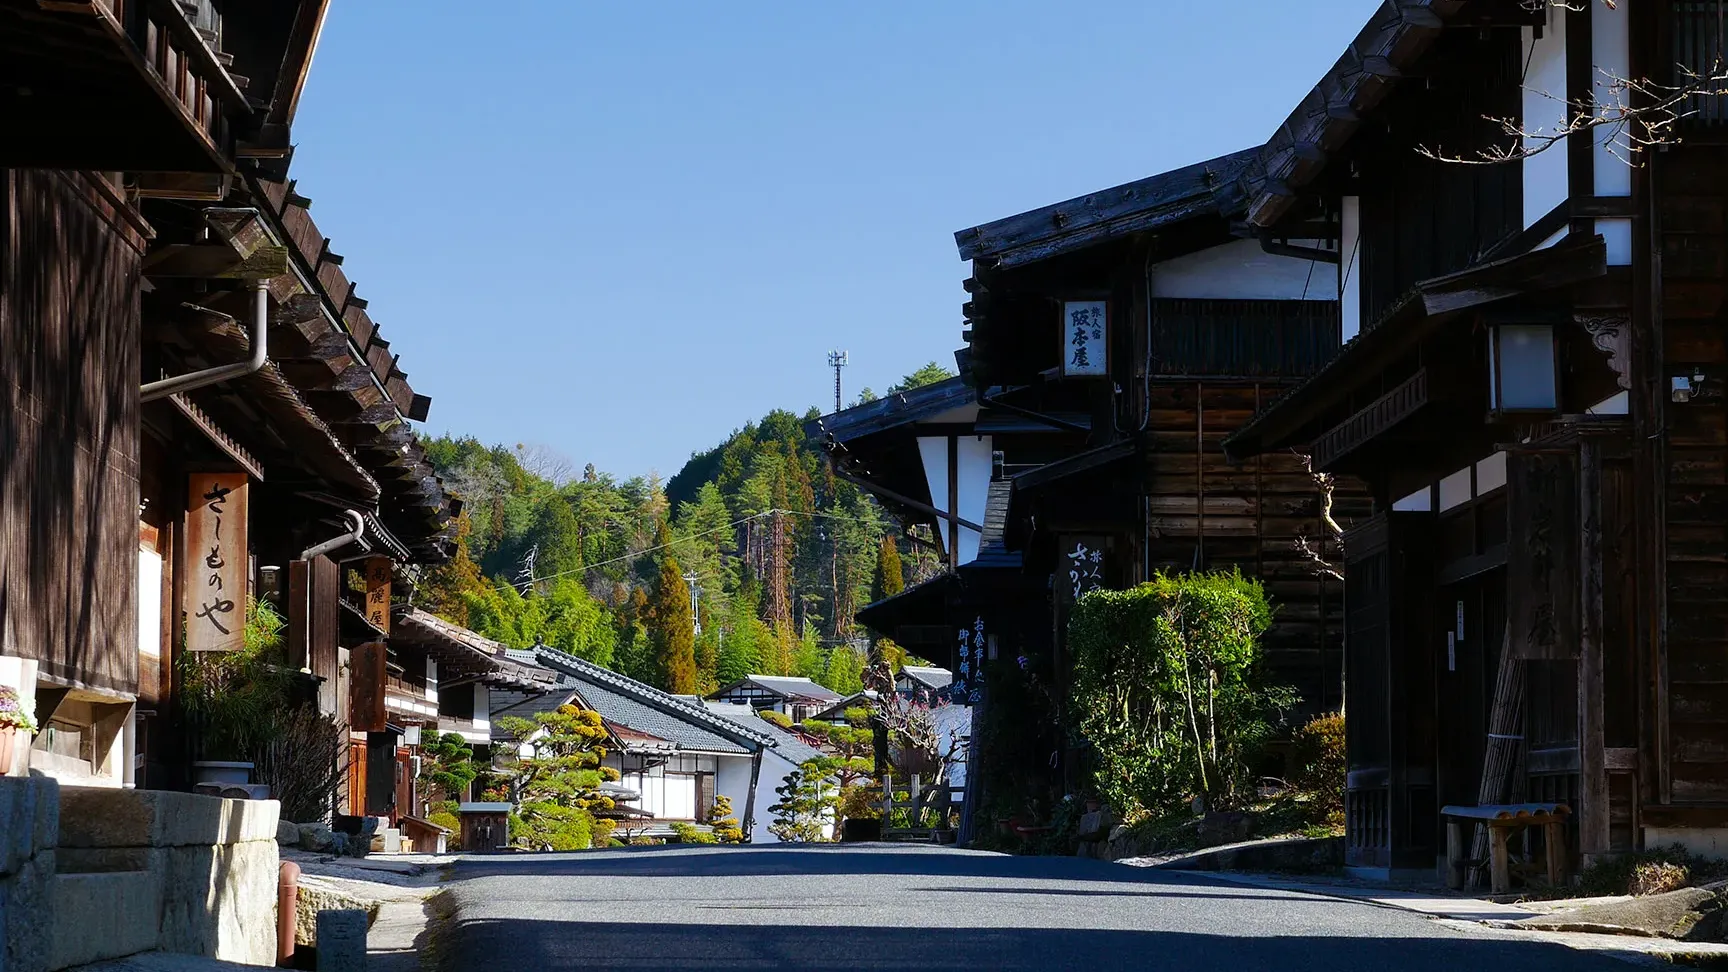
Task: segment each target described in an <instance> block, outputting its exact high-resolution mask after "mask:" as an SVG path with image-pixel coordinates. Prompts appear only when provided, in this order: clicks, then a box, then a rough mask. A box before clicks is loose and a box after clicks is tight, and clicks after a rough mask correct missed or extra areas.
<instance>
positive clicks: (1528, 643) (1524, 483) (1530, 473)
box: [1506, 451, 1580, 659]
mask: <svg viewBox="0 0 1728 972" xmlns="http://www.w3.org/2000/svg"><path fill="white" fill-rule="evenodd" d="M1506 458H1507V483H1506V485H1507V496H1506V501H1507V507H1508V510H1507V514H1508V522H1509V524H1510V526H1511V536H1510V537H1509V540H1508V543H1507V545H1506V593H1507V597H1508V599H1509V600H1508V603H1507V605H1506V615H1507V618H1508V621H1509V623H1510V626H1511V627H1510V630H1509V631H1508V634H1509V636H1510V640H1511V648H1512V651H1513V652H1514V653H1515V654H1516V655H1517V657H1520V658H1535V659H1557V658H1576V657H1578V638H1579V623H1580V614H1579V583H1580V581H1579V576H1578V567H1579V553H1578V475H1577V465H1576V462H1577V460H1576V455H1575V454H1574V453H1572V452H1570V451H1564V452H1534V451H1529V452H1509V453H1508V454H1507V457H1506Z"/></svg>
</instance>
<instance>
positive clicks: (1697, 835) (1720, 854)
mask: <svg viewBox="0 0 1728 972" xmlns="http://www.w3.org/2000/svg"><path fill="white" fill-rule="evenodd" d="M1669 844H1679V845H1680V846H1681V847H1684V848H1686V850H1687V851H1689V852H1691V853H1693V854H1696V855H1698V856H1699V857H1713V858H1716V859H1717V860H1721V859H1723V858H1728V828H1724V827H1645V828H1644V846H1645V847H1667V846H1668V845H1669Z"/></svg>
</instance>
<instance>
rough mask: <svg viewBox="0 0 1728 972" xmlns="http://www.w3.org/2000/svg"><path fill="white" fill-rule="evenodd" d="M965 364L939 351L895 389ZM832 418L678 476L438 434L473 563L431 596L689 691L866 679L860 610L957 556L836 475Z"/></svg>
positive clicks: (431, 451)
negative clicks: (796, 680) (826, 449)
mask: <svg viewBox="0 0 1728 972" xmlns="http://www.w3.org/2000/svg"><path fill="white" fill-rule="evenodd" d="M950 375H951V373H950V372H947V371H945V370H944V369H942V368H941V367H940V366H938V365H936V364H935V363H931V364H928V365H926V366H925V367H923V368H920V369H919V370H917V371H915V372H913V373H912V374H910V375H907V376H906V377H905V378H904V379H903V380H902V381H901V382H899V383H897V384H896V385H895V386H893V387H892V388H890V389H889V391H890V392H892V391H898V390H901V389H904V388H911V387H916V386H918V385H922V384H927V383H930V382H933V381H940V380H942V379H943V378H947V377H950ZM873 397H874V396H873V395H872V394H871V393H870V391H869V389H865V390H864V391H863V392H862V393H861V394H860V400H869V399H870V398H873ZM818 414H820V412H819V410H817V409H811V410H810V412H809V413H807V414H806V415H803V416H798V415H794V414H793V413H791V412H788V411H782V410H775V411H772V412H769V413H768V414H767V415H765V416H763V417H762V418H761V419H760V420H758V421H755V422H751V423H749V424H747V425H745V426H744V427H743V428H741V429H739V430H738V431H736V432H734V433H733V434H732V436H731V437H730V438H728V439H727V440H726V441H725V442H722V443H720V444H719V445H716V446H715V447H714V448H712V449H709V450H707V451H705V452H700V453H697V454H696V455H694V456H692V457H691V458H690V460H689V462H687V463H686V464H685V465H684V468H683V469H681V470H679V472H678V473H677V474H676V475H674V476H673V477H672V478H671V479H670V480H667V481H666V482H665V483H661V482H660V481H659V480H658V479H657V478H656V477H654V476H635V477H632V478H629V479H623V480H620V479H618V478H616V477H614V476H612V475H610V474H608V473H603V472H601V471H599V470H597V469H595V468H594V466H592V465H588V466H586V467H585V468H583V469H581V470H580V471H578V470H577V469H576V467H575V465H574V463H573V462H572V461H570V460H569V459H567V458H566V457H564V456H562V455H560V454H558V453H556V452H554V451H552V450H549V449H545V448H528V447H524V446H521V445H517V446H515V447H506V446H503V445H493V446H487V445H484V444H482V443H480V442H479V441H478V440H476V439H473V438H453V437H449V436H444V437H440V438H436V439H431V440H428V441H427V454H428V455H429V456H430V457H431V459H432V461H433V463H434V464H436V466H437V467H438V471H439V475H441V476H442V477H443V478H444V480H445V483H446V484H447V486H448V487H449V488H451V489H452V490H454V491H456V492H457V493H459V494H461V495H462V497H463V498H464V500H465V508H464V512H463V515H462V519H461V523H460V530H461V539H460V543H459V545H458V552H457V555H456V557H455V558H454V559H453V560H452V561H451V562H450V563H449V564H447V565H445V566H443V567H440V568H438V569H437V570H434V571H430V572H428V573H427V575H426V576H425V578H424V579H423V580H422V582H421V584H420V585H419V587H418V589H417V591H416V594H415V596H416V598H417V599H418V601H419V602H420V603H421V604H422V605H424V606H426V607H427V608H429V609H430V610H433V611H435V612H437V613H438V614H441V615H443V616H444V617H446V618H449V619H450V620H452V621H454V622H456V623H458V624H462V625H465V626H467V627H469V628H472V629H473V630H475V631H478V632H480V633H481V634H483V635H486V636H487V637H490V638H493V639H496V640H498V641H501V642H504V643H505V644H508V645H512V646H515V647H527V646H529V645H532V644H534V643H536V642H537V641H538V642H543V643H545V644H547V645H550V646H552V647H555V648H558V649H561V650H563V651H568V652H570V653H572V654H575V655H580V656H582V657H583V658H587V659H589V660H591V661H594V662H597V663H599V664H602V665H606V666H608V667H610V668H613V669H615V670H617V671H620V672H623V673H624V674H627V675H630V676H632V677H635V678H640V679H642V680H644V681H647V682H650V683H652V684H655V685H658V686H660V687H662V688H665V689H667V690H669V691H672V692H677V693H696V692H708V691H712V690H713V689H714V688H716V687H718V686H720V685H724V684H726V683H728V682H730V681H733V680H736V679H738V678H740V677H742V676H743V675H745V674H748V673H766V674H787V675H805V676H809V677H811V678H814V679H816V680H817V681H819V682H822V683H823V684H825V685H827V686H829V687H830V688H833V689H834V690H835V691H838V692H842V693H846V692H851V691H856V690H857V689H858V688H860V687H861V685H860V681H859V678H860V673H861V672H862V670H863V667H864V664H865V659H866V654H867V651H868V642H867V640H866V638H865V636H864V633H863V632H862V631H860V630H858V629H857V628H856V626H855V625H854V624H853V623H852V615H853V613H854V612H855V611H857V610H858V608H860V607H862V606H864V605H865V604H868V603H870V602H871V601H872V600H874V599H876V598H879V597H882V596H884V595H886V594H892V593H896V592H898V591H899V590H900V588H901V586H902V585H903V584H911V583H917V582H918V581H919V580H922V579H924V578H926V577H928V576H930V575H933V574H934V573H935V572H936V571H937V570H939V569H940V564H939V561H938V560H937V558H936V557H935V555H933V554H932V553H931V552H929V550H928V549H925V548H918V547H915V546H914V545H912V544H910V543H908V542H907V541H906V540H905V539H904V538H896V537H895V536H894V532H895V530H894V525H893V521H892V520H890V519H889V518H888V517H887V516H886V515H884V513H883V512H882V510H881V509H880V508H879V507H878V506H877V505H876V503H875V501H874V500H873V499H872V498H871V497H869V496H868V495H866V494H864V493H863V492H862V491H860V490H859V489H857V488H856V487H855V486H853V485H852V484H850V483H847V482H845V481H843V480H837V479H836V478H835V477H834V476H833V474H832V473H831V472H830V471H829V469H828V464H827V462H826V461H825V460H824V459H823V457H822V455H821V453H820V450H819V449H818V448H816V447H815V446H814V444H812V443H809V442H806V441H805V438H804V423H805V422H806V421H808V420H809V419H811V418H815V417H816V416H817V415H818ZM693 610H694V613H692V611H693ZM889 654H890V657H893V655H894V654H895V652H894V650H893V649H892V648H891V647H890V648H889Z"/></svg>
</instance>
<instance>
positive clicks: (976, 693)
mask: <svg viewBox="0 0 1728 972" xmlns="http://www.w3.org/2000/svg"><path fill="white" fill-rule="evenodd" d="M985 644H986V638H985V636H984V616H983V615H979V616H978V619H977V620H976V621H973V622H972V626H971V627H968V628H961V629H960V643H959V644H958V645H956V646H955V649H954V657H955V658H957V659H959V660H960V667H959V668H958V669H957V670H956V671H955V672H954V684H952V685H950V686H948V697H949V698H951V699H953V700H954V702H955V704H957V705H977V704H978V703H979V702H980V701H982V700H983V698H984V646H985Z"/></svg>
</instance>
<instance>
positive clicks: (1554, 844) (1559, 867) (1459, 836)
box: [1440, 803, 1572, 894]
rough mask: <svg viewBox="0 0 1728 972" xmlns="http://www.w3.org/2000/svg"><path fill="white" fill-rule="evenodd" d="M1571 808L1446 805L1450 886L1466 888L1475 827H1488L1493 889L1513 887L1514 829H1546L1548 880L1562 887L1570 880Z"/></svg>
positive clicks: (1499, 891)
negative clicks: (1568, 825) (1568, 839)
mask: <svg viewBox="0 0 1728 972" xmlns="http://www.w3.org/2000/svg"><path fill="white" fill-rule="evenodd" d="M1571 813H1572V810H1571V808H1569V807H1567V806H1566V805H1565V804H1563V803H1509V804H1490V805H1488V806H1481V807H1443V808H1441V810H1440V815H1441V816H1443V817H1445V818H1446V886H1447V887H1449V888H1452V889H1453V890H1457V889H1459V888H1462V887H1464V877H1465V871H1466V870H1467V869H1468V868H1469V867H1470V866H1471V861H1470V860H1469V859H1468V858H1469V855H1470V842H1471V840H1472V839H1473V837H1474V831H1475V827H1474V826H1472V824H1477V823H1479V824H1482V825H1483V826H1484V827H1486V828H1487V829H1488V872H1489V875H1490V890H1491V891H1492V892H1493V893H1494V894H1505V893H1507V892H1508V891H1511V890H1512V862H1511V856H1510V852H1509V851H1508V849H1507V840H1508V839H1509V838H1510V837H1511V835H1512V832H1513V831H1514V830H1523V829H1524V828H1526V827H1541V828H1542V843H1543V844H1544V845H1546V847H1547V853H1548V881H1549V883H1551V884H1553V885H1554V886H1555V887H1559V886H1560V885H1561V884H1563V883H1565V880H1566V818H1567V816H1569V815H1570V814H1571Z"/></svg>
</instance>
